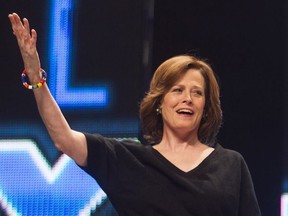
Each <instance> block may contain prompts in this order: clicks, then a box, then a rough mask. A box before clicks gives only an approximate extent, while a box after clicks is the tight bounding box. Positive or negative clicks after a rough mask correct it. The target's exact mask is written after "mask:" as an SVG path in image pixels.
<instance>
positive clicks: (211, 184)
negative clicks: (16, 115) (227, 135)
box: [81, 134, 261, 216]
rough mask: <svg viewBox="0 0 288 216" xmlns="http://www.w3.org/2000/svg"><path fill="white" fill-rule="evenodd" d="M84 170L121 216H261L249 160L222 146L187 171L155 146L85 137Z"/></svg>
mask: <svg viewBox="0 0 288 216" xmlns="http://www.w3.org/2000/svg"><path fill="white" fill-rule="evenodd" d="M85 136H86V139H87V145H88V164H87V166H86V167H81V168H82V169H83V170H84V171H86V172H87V173H88V174H90V175H91V176H92V177H93V178H94V179H95V180H96V181H97V183H98V184H99V185H100V187H101V188H102V189H103V190H104V191H105V192H106V194H107V196H108V197H109V199H110V201H111V203H112V204H113V206H114V207H115V209H116V210H117V212H118V213H119V215H121V216H138V215H139V216H141V215H143V216H150V215H153V216H154V215H155V216H158V215H163V216H170V215H171V216H175V215H180V216H188V215H189V216H218V215H219V216H259V215H261V213H260V210H259V207H258V203H257V200H256V196H255V192H254V188H253V183H252V180H251V176H250V173H249V170H248V168H247V165H246V163H245V161H244V159H243V157H242V156H241V155H240V154H239V153H237V152H235V151H232V150H228V149H224V148H223V147H222V146H221V145H219V144H217V145H216V146H215V150H214V151H213V152H212V153H211V154H210V155H209V156H208V157H207V158H206V159H205V160H204V161H203V162H202V163H201V164H200V165H199V166H197V167H196V168H195V169H193V170H191V171H189V172H183V171H182V170H180V169H178V168H177V167H176V166H174V165H173V164H172V163H170V162H169V161H168V160H167V159H166V158H165V157H163V156H162V155H161V154H160V153H159V152H158V151H157V150H155V149H154V148H153V147H151V146H150V145H142V144H140V143H138V142H136V141H133V140H122V141H117V140H115V139H109V138H104V137H102V136H101V135H92V134H85Z"/></svg>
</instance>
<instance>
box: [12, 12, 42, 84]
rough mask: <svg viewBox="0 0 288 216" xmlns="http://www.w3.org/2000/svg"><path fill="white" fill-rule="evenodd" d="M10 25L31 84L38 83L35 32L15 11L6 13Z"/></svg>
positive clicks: (38, 67)
mask: <svg viewBox="0 0 288 216" xmlns="http://www.w3.org/2000/svg"><path fill="white" fill-rule="evenodd" d="M8 17H9V20H10V22H11V25H12V29H13V34H14V35H15V36H16V38H17V42H18V46H19V49H20V52H21V55H22V58H23V62H24V67H25V69H26V71H27V75H28V77H29V80H30V82H31V83H32V84H35V83H38V82H39V80H40V78H41V74H40V60H39V56H38V52H37V47H36V41H37V33H36V31H35V30H34V29H32V30H31V31H30V26H29V21H28V20H27V19H26V18H24V19H23V23H22V21H21V19H20V17H19V16H18V14H16V13H12V14H9V15H8Z"/></svg>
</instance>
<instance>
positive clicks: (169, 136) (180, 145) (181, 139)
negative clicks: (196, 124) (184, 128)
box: [159, 130, 202, 151]
mask: <svg viewBox="0 0 288 216" xmlns="http://www.w3.org/2000/svg"><path fill="white" fill-rule="evenodd" d="M201 144H202V143H201V142H200V141H199V139H198V135H197V132H194V133H193V132H191V133H189V134H186V135H184V134H182V135H179V134H176V133H174V132H171V131H170V132H168V131H167V130H164V131H163V137H162V140H161V142H160V143H159V147H160V146H161V147H162V148H165V149H166V150H170V151H183V150H185V149H187V148H188V147H189V148H190V147H197V146H199V145H201Z"/></svg>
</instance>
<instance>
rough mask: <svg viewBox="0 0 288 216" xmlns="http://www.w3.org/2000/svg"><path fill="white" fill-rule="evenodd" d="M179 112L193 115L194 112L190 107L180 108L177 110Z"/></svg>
mask: <svg viewBox="0 0 288 216" xmlns="http://www.w3.org/2000/svg"><path fill="white" fill-rule="evenodd" d="M176 112H177V113H178V114H180V115H189V116H192V115H193V114H194V112H193V111H192V110H190V109H179V110H177V111H176Z"/></svg>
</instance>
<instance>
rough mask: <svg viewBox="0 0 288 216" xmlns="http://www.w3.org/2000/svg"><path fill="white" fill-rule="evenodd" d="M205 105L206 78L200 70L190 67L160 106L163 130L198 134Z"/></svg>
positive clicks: (165, 96)
mask: <svg viewBox="0 0 288 216" xmlns="http://www.w3.org/2000/svg"><path fill="white" fill-rule="evenodd" d="M204 106H205V81H204V78H203V76H202V75H201V73H200V72H199V71H198V70H196V69H189V70H188V71H187V72H186V73H185V74H184V75H183V76H182V77H181V78H180V79H179V80H178V81H177V82H176V83H175V84H174V85H173V86H172V87H171V89H169V91H168V92H167V93H166V94H165V95H164V98H163V100H162V103H161V106H160V107H161V109H162V119H163V125H164V127H163V130H164V131H163V132H164V133H165V132H167V131H173V132H176V133H181V134H187V133H189V134H190V133H191V132H193V134H195V133H196V134H197V132H198V128H199V125H200V122H201V119H202V114H203V110H204ZM194 132H195V133H194Z"/></svg>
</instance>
